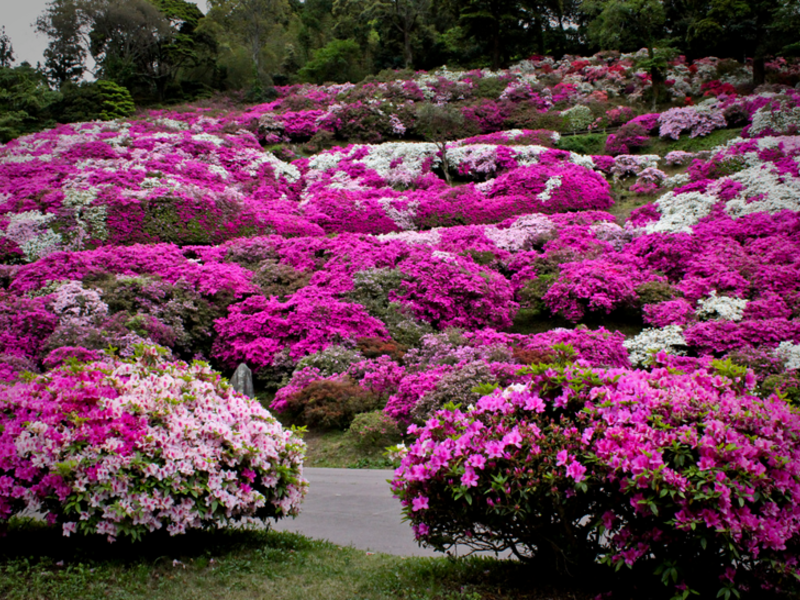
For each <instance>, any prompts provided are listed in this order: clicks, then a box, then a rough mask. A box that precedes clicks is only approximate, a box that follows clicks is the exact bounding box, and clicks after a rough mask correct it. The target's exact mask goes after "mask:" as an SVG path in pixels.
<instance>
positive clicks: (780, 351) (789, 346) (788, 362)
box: [775, 342, 800, 371]
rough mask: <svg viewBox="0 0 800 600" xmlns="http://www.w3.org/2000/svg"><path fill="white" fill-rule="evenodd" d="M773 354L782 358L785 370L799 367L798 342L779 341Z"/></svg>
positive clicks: (799, 347)
mask: <svg viewBox="0 0 800 600" xmlns="http://www.w3.org/2000/svg"><path fill="white" fill-rule="evenodd" d="M775 355H776V356H777V357H778V358H780V359H781V360H783V366H784V368H785V369H786V370H787V371H791V370H792V369H800V344H793V343H792V342H781V343H780V344H779V345H778V347H777V348H776V349H775Z"/></svg>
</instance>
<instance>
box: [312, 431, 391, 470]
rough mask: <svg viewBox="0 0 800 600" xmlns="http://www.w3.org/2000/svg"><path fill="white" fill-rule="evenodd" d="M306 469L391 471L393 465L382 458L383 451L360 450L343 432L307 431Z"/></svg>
mask: <svg viewBox="0 0 800 600" xmlns="http://www.w3.org/2000/svg"><path fill="white" fill-rule="evenodd" d="M303 440H304V441H305V442H306V445H307V449H306V459H305V461H304V463H303V464H304V465H305V466H307V467H338V468H346V469H391V468H393V467H394V466H395V465H394V463H392V461H390V460H389V459H388V458H386V457H385V456H383V449H381V448H374V449H361V448H358V447H356V446H355V444H354V443H353V441H352V440H351V439H350V438H349V437H348V436H347V434H346V433H345V432H344V431H307V432H306V433H305V434H303Z"/></svg>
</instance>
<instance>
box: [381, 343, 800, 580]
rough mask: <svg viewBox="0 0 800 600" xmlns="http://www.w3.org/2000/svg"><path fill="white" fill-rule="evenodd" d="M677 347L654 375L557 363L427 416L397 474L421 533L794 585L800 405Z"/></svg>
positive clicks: (519, 550)
mask: <svg viewBox="0 0 800 600" xmlns="http://www.w3.org/2000/svg"><path fill="white" fill-rule="evenodd" d="M672 360H673V363H672V364H670V362H666V363H665V362H664V361H667V357H666V356H665V355H663V354H662V355H660V356H659V357H658V358H657V365H656V368H654V369H653V371H652V372H647V371H641V370H639V371H634V370H626V369H616V370H609V371H605V370H600V369H587V368H583V367H579V366H576V365H569V364H567V365H566V366H562V367H556V366H553V365H542V366H540V367H536V368H532V369H531V370H530V377H531V381H530V382H529V383H527V384H515V385H512V386H510V387H508V388H506V389H504V390H496V391H494V392H493V393H491V394H489V395H487V396H484V397H483V398H481V399H480V401H479V402H478V403H477V404H476V405H475V407H474V409H472V410H464V409H463V408H457V407H454V406H450V407H446V408H445V409H443V410H441V411H439V412H438V413H437V414H436V415H435V416H434V417H432V418H431V419H429V420H428V421H427V423H426V424H425V426H424V427H422V428H417V427H411V428H410V430H409V433H410V434H411V435H412V436H413V438H412V442H411V443H410V444H409V445H408V449H407V453H406V455H405V457H404V458H403V460H402V464H401V466H400V468H399V469H398V470H397V471H396V472H395V477H394V481H393V483H392V485H393V489H394V491H395V494H396V495H397V496H398V497H399V498H400V500H401V503H402V504H403V510H404V513H405V515H406V517H407V518H408V519H409V520H410V521H411V523H412V526H413V527H414V531H415V533H416V536H417V539H418V540H419V541H421V542H422V543H424V544H426V545H430V546H433V547H435V548H438V549H445V548H447V547H450V546H451V545H453V544H456V543H458V544H465V545H468V546H471V547H474V548H491V549H496V550H506V549H510V550H511V551H512V552H514V553H515V554H517V555H518V556H522V557H526V556H532V555H536V556H537V557H539V558H541V559H542V560H548V559H549V560H550V561H551V563H552V566H553V567H554V568H559V567H561V568H563V564H564V563H563V562H561V561H560V560H559V558H558V557H562V558H563V559H564V560H566V561H567V563H568V564H570V563H571V564H577V565H591V564H593V563H594V562H596V561H598V560H599V561H601V562H604V563H607V564H609V565H612V566H614V565H616V566H618V567H619V566H623V565H628V566H630V567H633V568H636V569H641V570H642V571H643V572H644V573H652V572H653V570H654V569H656V568H657V570H656V572H657V573H664V575H663V576H662V580H663V582H664V583H665V584H668V585H675V584H677V585H678V587H679V589H687V586H688V588H689V589H696V590H700V591H702V592H704V593H708V592H713V590H714V589H715V588H717V589H718V588H720V587H721V588H722V591H723V592H724V590H725V589H726V588H729V589H731V588H732V589H746V588H747V587H749V586H752V585H754V584H758V583H759V582H766V583H767V584H770V585H776V584H777V585H779V586H782V585H784V584H785V585H787V586H789V587H791V586H792V583H791V582H792V581H793V575H794V574H795V573H796V572H797V563H796V556H795V553H794V547H795V540H796V539H797V535H798V533H800V529H799V527H800V520H798V518H797V515H796V513H797V504H796V502H797V498H796V496H797V495H798V493H799V490H800V486H798V475H797V474H796V473H795V472H794V471H795V470H794V469H793V468H792V469H786V468H784V466H783V465H791V464H794V463H796V462H797V461H798V460H799V459H800V454H799V453H800V447H798V445H797V441H796V440H797V439H798V433H800V431H798V428H799V427H800V421H798V418H797V415H796V413H795V411H793V410H792V409H791V408H790V407H789V406H788V405H787V404H786V403H785V402H784V401H782V400H780V399H778V398H777V397H775V396H772V397H770V398H767V399H766V400H762V399H760V398H758V397H756V396H754V395H752V394H751V393H750V390H751V389H752V385H753V384H754V378H753V377H752V374H750V373H746V372H745V371H744V370H742V371H741V372H739V371H737V370H735V369H731V368H729V367H728V366H726V365H724V364H719V365H714V366H712V365H710V364H709V362H708V361H706V362H703V361H693V362H692V361H687V362H685V363H680V368H679V369H677V370H676V369H675V367H677V366H678V364H679V363H678V362H676V361H675V359H672ZM667 570H669V572H667Z"/></svg>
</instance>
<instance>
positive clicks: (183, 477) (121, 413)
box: [0, 346, 308, 541]
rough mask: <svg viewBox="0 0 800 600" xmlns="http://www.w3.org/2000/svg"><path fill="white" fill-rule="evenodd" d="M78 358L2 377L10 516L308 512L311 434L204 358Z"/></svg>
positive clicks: (2, 462) (98, 519)
mask: <svg viewBox="0 0 800 600" xmlns="http://www.w3.org/2000/svg"><path fill="white" fill-rule="evenodd" d="M163 353H164V350H163V349H160V348H158V347H154V346H150V347H146V346H141V347H140V348H139V351H138V352H137V355H136V356H135V358H133V359H129V360H122V359H119V358H112V357H107V358H105V359H103V360H101V361H98V362H92V363H88V364H79V363H76V362H73V363H71V364H68V365H66V366H63V367H61V368H58V369H55V370H53V371H51V372H49V373H47V374H44V375H40V376H38V377H35V378H33V379H31V380H29V381H27V382H22V383H18V384H16V385H13V386H8V387H4V388H0V425H2V427H0V431H1V432H0V447H2V448H4V452H3V453H2V455H1V456H0V481H3V482H4V485H2V486H0V520H5V519H8V518H9V517H10V516H11V515H13V514H14V513H15V512H16V511H18V510H22V509H29V510H45V511H47V512H48V519H49V520H50V521H51V522H57V523H60V524H61V526H62V529H63V533H64V535H67V536H68V535H70V534H71V533H75V532H79V533H85V534H95V533H96V534H102V535H106V536H107V537H108V539H109V541H114V540H115V539H116V538H117V537H118V536H127V537H131V538H133V539H137V538H139V537H141V536H142V535H143V534H145V533H147V532H152V531H155V530H157V529H161V528H166V530H167V531H168V532H169V533H170V534H171V535H176V534H179V533H184V532H185V531H187V530H188V529H198V528H214V529H216V528H225V527H264V526H265V525H264V519H266V518H268V517H276V518H279V517H284V516H288V515H295V514H297V513H298V510H299V504H300V502H301V500H302V498H303V496H304V494H305V491H306V488H307V485H308V484H307V482H306V481H305V480H304V479H303V477H302V459H303V451H304V444H303V442H302V441H300V440H299V439H297V437H296V436H295V435H294V434H293V433H292V432H290V431H286V430H284V429H283V427H282V426H281V425H280V423H278V422H277V421H276V420H275V419H274V418H273V417H272V416H271V415H270V413H269V412H267V410H266V409H264V408H262V407H261V405H260V404H258V403H257V402H255V401H252V400H250V399H249V398H247V397H245V396H243V395H241V394H239V393H238V392H235V391H234V390H233V388H231V387H230V386H229V385H228V384H227V383H225V380H224V379H222V378H221V377H220V375H219V374H218V373H216V372H214V371H212V370H211V369H210V368H209V366H208V365H207V364H205V363H202V362H195V363H193V364H191V365H188V364H186V363H184V362H168V361H166V360H164V358H163V356H162V355H163Z"/></svg>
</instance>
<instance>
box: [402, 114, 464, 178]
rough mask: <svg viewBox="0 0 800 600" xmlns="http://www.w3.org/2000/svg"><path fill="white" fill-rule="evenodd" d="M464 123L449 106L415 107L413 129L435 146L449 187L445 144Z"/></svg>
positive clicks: (461, 117)
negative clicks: (439, 154)
mask: <svg viewBox="0 0 800 600" xmlns="http://www.w3.org/2000/svg"><path fill="white" fill-rule="evenodd" d="M463 123H464V115H463V114H462V112H461V111H460V110H458V108H456V107H455V106H452V105H450V104H442V105H439V104H431V103H430V102H425V103H422V104H420V105H418V106H417V109H416V122H415V123H414V129H415V130H416V131H417V133H419V134H420V135H422V137H424V138H425V139H426V140H427V141H429V142H433V143H434V144H436V147H437V148H439V152H440V153H441V155H442V170H443V171H444V178H445V180H446V181H447V184H448V185H450V183H451V182H450V163H449V161H448V158H447V142H449V141H451V140H452V139H453V137H455V136H457V135H458V134H457V132H458V130H459V129H460V128H461V125H462V124H463Z"/></svg>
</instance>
